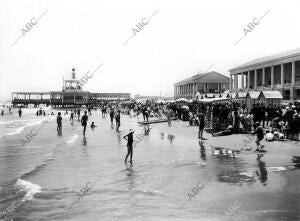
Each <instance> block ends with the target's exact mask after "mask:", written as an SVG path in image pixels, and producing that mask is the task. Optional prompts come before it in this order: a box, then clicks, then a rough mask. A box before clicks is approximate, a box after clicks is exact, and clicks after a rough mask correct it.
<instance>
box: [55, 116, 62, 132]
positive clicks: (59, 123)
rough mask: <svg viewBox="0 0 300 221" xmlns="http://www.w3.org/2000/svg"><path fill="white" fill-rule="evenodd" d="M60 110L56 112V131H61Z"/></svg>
mask: <svg viewBox="0 0 300 221" xmlns="http://www.w3.org/2000/svg"><path fill="white" fill-rule="evenodd" d="M60 114H61V113H60V112H58V116H57V118H56V122H57V128H56V130H57V132H59V131H61V126H62V117H61V116H60Z"/></svg>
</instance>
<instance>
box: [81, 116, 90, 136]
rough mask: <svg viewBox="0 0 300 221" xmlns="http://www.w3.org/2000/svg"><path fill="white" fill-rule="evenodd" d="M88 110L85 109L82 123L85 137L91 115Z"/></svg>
mask: <svg viewBox="0 0 300 221" xmlns="http://www.w3.org/2000/svg"><path fill="white" fill-rule="evenodd" d="M86 113H87V112H86V111H84V115H83V116H82V118H81V125H82V126H83V137H84V138H85V131H86V126H87V121H88V119H89V117H88V116H87V115H86Z"/></svg>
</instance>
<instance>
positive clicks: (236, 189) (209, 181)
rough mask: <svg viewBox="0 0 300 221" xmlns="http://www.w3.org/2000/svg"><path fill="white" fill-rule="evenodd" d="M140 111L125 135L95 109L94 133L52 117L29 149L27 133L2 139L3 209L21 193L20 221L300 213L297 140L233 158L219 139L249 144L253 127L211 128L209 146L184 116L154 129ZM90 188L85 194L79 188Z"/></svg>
mask: <svg viewBox="0 0 300 221" xmlns="http://www.w3.org/2000/svg"><path fill="white" fill-rule="evenodd" d="M141 118H142V116H140V117H139V119H137V118H131V117H130V116H124V115H122V116H121V128H120V130H121V132H120V133H118V132H116V131H115V125H113V128H112V127H111V124H110V120H109V116H107V117H106V118H105V119H103V118H102V117H101V114H100V113H99V112H98V113H97V114H96V112H93V115H92V116H90V120H89V125H90V123H91V121H95V124H96V125H97V126H98V127H96V128H95V129H94V130H91V129H90V128H88V129H87V134H86V136H87V139H84V138H83V136H82V127H81V125H80V123H79V122H77V121H76V120H75V121H74V124H73V125H70V123H69V120H68V119H64V120H63V131H62V136H58V135H57V133H56V124H55V121H51V122H49V123H47V125H45V127H44V128H43V129H42V130H40V132H39V133H38V135H37V136H35V137H34V139H33V140H32V141H31V142H30V144H28V145H26V146H25V147H24V146H22V145H20V140H19V138H20V137H22V136H23V135H24V134H22V135H18V136H10V137H6V138H5V141H3V139H1V140H0V147H1V155H0V157H1V165H2V166H3V167H2V168H5V172H4V171H1V173H0V174H1V177H0V180H1V189H0V194H1V198H2V200H1V201H0V208H1V211H3V210H5V209H6V208H7V207H8V206H9V205H11V204H12V202H14V201H18V202H22V204H21V205H20V206H19V207H18V208H17V209H15V211H14V212H13V214H12V216H11V217H12V218H14V220H297V219H299V210H298V208H299V205H300V204H299V199H300V198H299V196H300V195H299V194H300V191H299V187H298V186H299V180H300V177H299V171H300V170H299V169H295V167H294V165H293V162H292V161H291V158H292V156H294V155H298V156H299V155H300V151H299V143H295V142H272V143H266V150H267V151H268V152H267V153H266V154H265V155H263V156H259V158H258V155H257V154H256V153H254V152H246V151H242V152H241V153H240V154H238V155H237V156H236V157H235V158H233V157H231V156H223V155H220V154H219V155H215V154H214V155H213V152H212V150H213V149H214V147H226V148H231V149H240V148H242V147H243V145H244V143H245V141H244V140H245V139H246V138H247V137H248V136H249V135H248V136H247V135H232V136H227V137H212V136H211V135H209V134H207V133H205V134H204V137H205V138H207V140H205V141H204V147H205V152H204V151H202V152H201V151H200V147H199V142H198V139H197V127H189V126H186V125H188V122H182V121H176V122H173V123H172V127H168V126H167V123H160V124H153V125H151V126H150V131H148V130H147V128H146V127H144V126H139V125H138V124H137V123H136V122H137V121H139V120H141ZM34 127H36V126H34ZM130 128H134V129H135V130H136V131H135V138H136V137H137V136H139V137H140V138H139V139H140V141H139V142H138V143H137V144H136V145H135V147H134V155H133V166H132V167H126V166H125V164H124V162H123V161H124V157H125V155H126V141H125V140H124V139H123V138H122V137H123V136H124V135H125V134H126V133H127V132H128V130H129V129H130ZM28 129H30V128H27V129H26V130H28ZM24 132H25V131H24ZM24 132H23V133H24ZM253 139H254V138H252V137H251V135H250V137H249V138H247V140H251V141H252V140H253ZM250 145H254V143H252V144H251V143H250ZM253 147H254V146H253ZM18 180H19V183H18ZM20 180H21V181H20ZM26 182H29V183H30V184H29V183H26ZM34 185H37V186H34ZM20 186H21V187H22V188H21V190H20ZM86 186H87V187H91V188H90V189H87V193H85V194H84V195H83V196H81V197H79V196H78V194H77V193H76V191H78V190H80V189H82V188H83V187H86ZM25 187H26V188H27V189H26V188H25ZM38 187H40V189H39V188H38ZM11 188H16V190H14V191H9V190H10V189H11ZM74 190H76V191H74ZM28 193H30V195H31V196H32V199H28V198H26V194H27V196H28ZM24 199H25V200H24Z"/></svg>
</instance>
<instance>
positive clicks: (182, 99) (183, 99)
mask: <svg viewBox="0 0 300 221" xmlns="http://www.w3.org/2000/svg"><path fill="white" fill-rule="evenodd" d="M176 102H189V101H188V100H187V99H185V98H179V99H177V100H176Z"/></svg>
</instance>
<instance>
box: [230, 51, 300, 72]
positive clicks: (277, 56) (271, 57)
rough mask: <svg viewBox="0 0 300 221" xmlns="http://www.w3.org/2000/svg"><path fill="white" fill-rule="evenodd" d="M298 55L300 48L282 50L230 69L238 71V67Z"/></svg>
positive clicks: (246, 66)
mask: <svg viewBox="0 0 300 221" xmlns="http://www.w3.org/2000/svg"><path fill="white" fill-rule="evenodd" d="M296 55H300V48H296V49H292V50H288V51H284V52H281V53H277V54H273V55H269V56H265V57H261V58H257V59H254V60H252V61H249V62H247V63H244V64H242V65H240V66H237V67H234V68H232V69H230V70H229V71H230V72H232V71H236V70H238V69H242V68H248V67H250V66H253V65H258V64H264V63H269V62H274V61H277V60H281V59H285V58H289V57H293V56H296Z"/></svg>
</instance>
